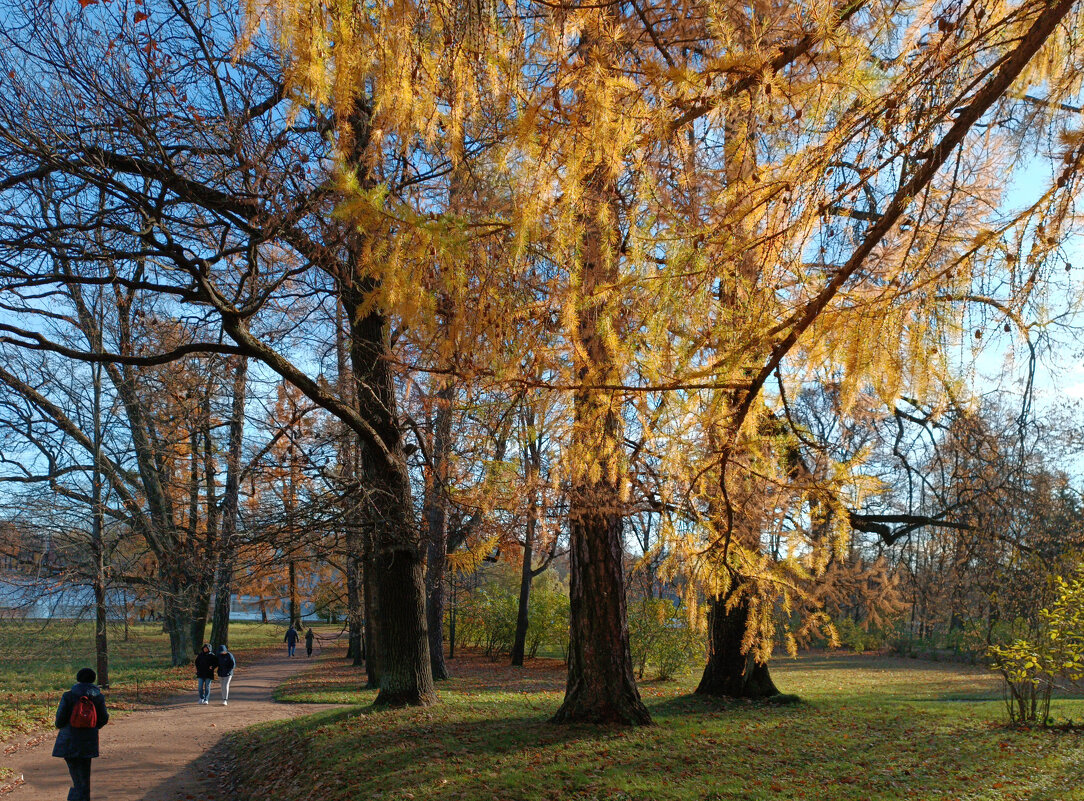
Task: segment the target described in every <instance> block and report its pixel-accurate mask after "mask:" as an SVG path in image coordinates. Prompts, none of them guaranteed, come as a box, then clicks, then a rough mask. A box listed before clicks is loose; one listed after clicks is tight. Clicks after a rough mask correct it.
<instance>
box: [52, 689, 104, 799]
mask: <svg viewBox="0 0 1084 801" xmlns="http://www.w3.org/2000/svg"><path fill="white" fill-rule="evenodd" d="M97 678H98V676H97V674H96V673H95V672H94V671H93V670H91V669H90V668H83V669H82V670H80V671H79V672H78V673H76V674H75V682H76V683H75V685H74V686H73V687H72V688H71V689H70V690H68V691H67V692H66V693H64V695H62V696H61V697H60V706H59V707H57V710H56V727H57V728H58V729H59V730H60V731H58V732H57V735H56V745H54V746H53V756H55V757H60V758H62V759H63V760H64V761H65V762H67V763H68V773H69V774H71V777H72V788H71V789H70V790H68V801H90V760H92V759H94V758H95V757H97V756H98V729H100V728H101V727H102V726H104V725H105V724H106V723H108V722H109V712H108V711H107V710H106V708H105V696H104V695H102V691H101V690H100V689H99V688H98V686H97V685H96V684H95V683H94V681H95V680H96V679H97ZM84 696H86V697H87V698H88V699H90V702H91V703H92V704H93V705H94V715H95V722H94V726H93V727H90V728H77V727H74V726H72V725H71V717H72V712H74V711H75V708H76V704H77V703H78V702H79V699H81V698H82V697H84Z"/></svg>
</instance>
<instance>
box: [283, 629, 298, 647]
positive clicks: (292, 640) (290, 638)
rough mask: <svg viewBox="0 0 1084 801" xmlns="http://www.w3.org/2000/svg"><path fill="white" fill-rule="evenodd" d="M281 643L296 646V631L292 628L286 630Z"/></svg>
mask: <svg viewBox="0 0 1084 801" xmlns="http://www.w3.org/2000/svg"><path fill="white" fill-rule="evenodd" d="M282 641H283V642H284V643H286V644H287V645H297V631H295V630H294V627H293V626H290V628H288V629H287V630H286V636H285V637H283V638H282Z"/></svg>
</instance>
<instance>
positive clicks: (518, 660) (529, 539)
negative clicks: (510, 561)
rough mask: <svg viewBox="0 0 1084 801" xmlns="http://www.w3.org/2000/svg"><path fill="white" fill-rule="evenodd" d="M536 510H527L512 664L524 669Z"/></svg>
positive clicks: (532, 506) (532, 507) (531, 508)
mask: <svg viewBox="0 0 1084 801" xmlns="http://www.w3.org/2000/svg"><path fill="white" fill-rule="evenodd" d="M534 513H535V509H534V505H533V504H532V505H531V506H530V508H529V509H528V510H527V529H526V531H525V532H524V535H523V564H522V566H521V567H520V572H519V609H518V610H517V611H516V636H515V639H514V640H513V641H512V664H513V665H514V666H516V667H523V656H524V651H525V650H526V648H527V625H528V623H529V617H528V614H527V612H528V607H529V605H530V602H531V580H532V579H533V578H534V572H533V571H532V569H531V562H532V561H533V560H534V529H535V520H534V517H535V515H534Z"/></svg>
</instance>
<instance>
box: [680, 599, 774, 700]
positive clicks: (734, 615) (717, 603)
mask: <svg viewBox="0 0 1084 801" xmlns="http://www.w3.org/2000/svg"><path fill="white" fill-rule="evenodd" d="M726 603H727V597H723V596H716V597H714V598H712V599H711V600H710V601H709V608H708V627H709V631H710V640H709V649H708V664H707V667H706V668H704V675H703V677H702V678H701V679H700V685H699V686H698V687H697V688H696V692H697V694H698V695H723V696H728V697H731V698H753V699H759V698H773V697H782V696H781V694H780V692H779V690H778V689H776V686H775V683H774V682H773V681H772V677H771V674H770V673H769V671H768V665H767V664H761V663H760V662H758V661H757V660H756V659H755V657H754V655H753V653H752V652H751V651H750V652H748V653H743V652H742V642H743V640H744V639H745V631H746V627H747V626H748V625H749V603H748V601H747V600H746V599H742V600H740V601H738V603H737V604H735V605H734V606H733V607H732V608H731V609H729V610H728V609H727V608H726Z"/></svg>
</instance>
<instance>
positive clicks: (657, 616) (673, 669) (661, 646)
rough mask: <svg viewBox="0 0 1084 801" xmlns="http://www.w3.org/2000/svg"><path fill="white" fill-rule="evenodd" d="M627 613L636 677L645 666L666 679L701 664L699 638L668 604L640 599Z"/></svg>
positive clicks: (702, 646)
mask: <svg viewBox="0 0 1084 801" xmlns="http://www.w3.org/2000/svg"><path fill="white" fill-rule="evenodd" d="M628 614H629V638H630V641H631V645H632V662H633V666H634V667H635V668H636V671H637V675H638V676H639V678H641V679H642V678H643V677H644V671H645V670H646V669H647V666H648V665H651V666H652V667H653V668H654V669H655V672H656V676H657V677H658V678H660V679H669V678H671V677H672V676H674V675H675V674H676V673H678V672H680V671H682V670H684V669H685V668H686V667H688V666H689V665H690V664H691V663H692V662H694V661H703V659H704V638H703V636H702V635H701V634H700V633H699V632H697V631H695V630H693V629H692V628H691V627H690V626H689V621H688V620H687V619H686V617H685V615H683V614H681V613H679V611H678V609H677V607H675V606H674V603H673V602H672V601H670V600H668V599H665V598H644V599H642V600H639V601H634V602H633V603H631V604H629V613H628Z"/></svg>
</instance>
